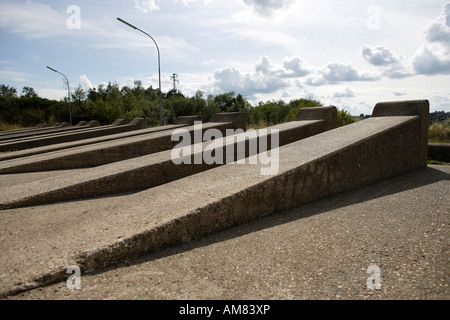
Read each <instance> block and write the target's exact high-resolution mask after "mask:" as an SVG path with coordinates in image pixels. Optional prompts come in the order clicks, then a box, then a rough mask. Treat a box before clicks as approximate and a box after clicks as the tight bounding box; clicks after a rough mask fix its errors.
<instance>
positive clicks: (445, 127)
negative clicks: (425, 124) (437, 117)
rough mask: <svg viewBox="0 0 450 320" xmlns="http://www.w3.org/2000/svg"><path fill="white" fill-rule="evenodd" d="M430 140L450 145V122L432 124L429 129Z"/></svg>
mask: <svg viewBox="0 0 450 320" xmlns="http://www.w3.org/2000/svg"><path fill="white" fill-rule="evenodd" d="M428 140H430V141H434V142H445V143H449V142H450V121H448V120H447V121H444V122H434V123H432V124H431V125H430V127H429V129H428Z"/></svg>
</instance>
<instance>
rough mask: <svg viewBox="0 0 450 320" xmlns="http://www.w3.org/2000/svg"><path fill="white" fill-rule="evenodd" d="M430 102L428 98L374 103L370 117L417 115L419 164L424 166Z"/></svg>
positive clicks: (426, 156)
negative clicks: (418, 120)
mask: <svg viewBox="0 0 450 320" xmlns="http://www.w3.org/2000/svg"><path fill="white" fill-rule="evenodd" d="M429 112H430V102H429V101H428V100H408V101H394V102H380V103H377V104H376V105H375V108H374V109H373V112H372V117H389V116H415V115H416V116H419V118H420V141H418V143H419V146H420V154H419V158H420V165H421V166H426V165H427V161H428V125H429V123H428V122H429Z"/></svg>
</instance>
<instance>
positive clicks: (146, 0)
mask: <svg viewBox="0 0 450 320" xmlns="http://www.w3.org/2000/svg"><path fill="white" fill-rule="evenodd" d="M134 7H135V8H136V9H138V10H139V11H141V12H143V13H145V14H148V13H151V12H153V11H157V10H159V6H158V5H157V4H156V3H155V0H134Z"/></svg>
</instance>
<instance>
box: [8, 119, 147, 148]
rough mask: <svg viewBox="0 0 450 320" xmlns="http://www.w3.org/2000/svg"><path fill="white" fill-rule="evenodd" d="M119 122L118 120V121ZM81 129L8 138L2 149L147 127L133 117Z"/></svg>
mask: <svg viewBox="0 0 450 320" xmlns="http://www.w3.org/2000/svg"><path fill="white" fill-rule="evenodd" d="M116 123H117V122H116ZM79 128H81V129H79V130H73V131H69V132H63V133H51V134H45V135H40V136H37V137H27V138H21V139H15V140H7V141H5V142H4V143H1V144H0V151H3V152H4V151H16V150H24V149H31V148H38V147H43V146H48V145H52V144H57V143H64V142H71V141H78V140H83V139H90V138H96V137H102V136H107V135H111V134H116V133H122V132H128V131H133V130H139V129H145V128H147V122H146V121H145V119H144V118H136V119H133V120H132V121H131V122H130V123H129V124H123V125H118V124H116V125H108V126H101V127H100V126H99V123H98V121H97V122H93V121H91V122H90V123H89V124H88V125H85V126H79Z"/></svg>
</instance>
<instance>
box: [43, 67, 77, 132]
mask: <svg viewBox="0 0 450 320" xmlns="http://www.w3.org/2000/svg"><path fill="white" fill-rule="evenodd" d="M47 68H48V69H50V70H52V71H53V72H56V73H59V74H60V75H62V76H63V77H64V78H66V82H67V99H69V119H70V125H72V109H71V107H70V87H69V80H68V79H67V77H66V76H65V75H64V74H62V73H61V72H59V71H57V70H55V69H53V68H50V67H49V66H47Z"/></svg>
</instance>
